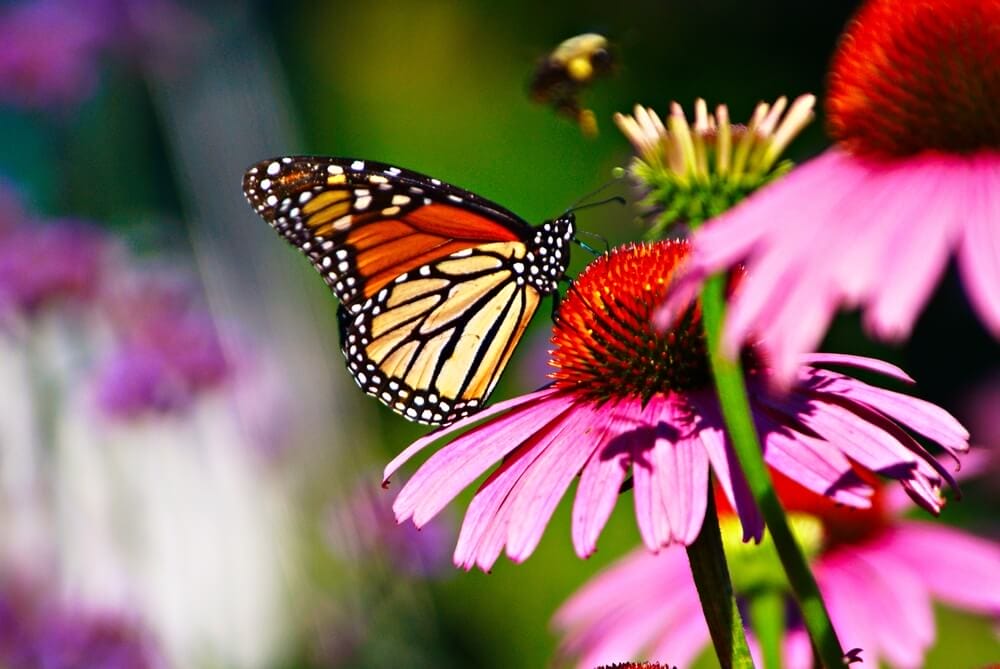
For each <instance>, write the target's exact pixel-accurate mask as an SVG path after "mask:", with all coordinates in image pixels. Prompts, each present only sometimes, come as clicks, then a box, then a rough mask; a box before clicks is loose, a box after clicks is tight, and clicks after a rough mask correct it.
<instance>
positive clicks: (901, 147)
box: [827, 0, 1000, 158]
mask: <svg viewBox="0 0 1000 669" xmlns="http://www.w3.org/2000/svg"><path fill="white" fill-rule="evenodd" d="M998 26H1000V2H998V1H997V0H934V1H924V2H914V1H913V0H872V1H871V2H869V3H868V4H866V5H864V7H862V9H861V10H860V11H859V12H858V14H857V15H856V16H855V18H854V19H853V20H852V21H851V23H850V24H849V25H848V27H847V30H846V31H845V33H844V35H843V37H842V38H841V41H840V45H839V47H838V49H837V52H836V54H835V55H834V58H833V64H832V66H831V70H830V90H829V95H828V97H827V116H828V119H829V127H830V132H831V134H832V135H833V136H834V138H836V139H837V140H838V141H839V142H840V143H841V144H842V145H843V146H845V147H846V148H847V149H848V150H850V151H852V152H854V153H856V154H859V155H867V156H872V157H877V158H887V157H902V156H907V155H912V154H915V153H918V152H921V151H927V150H937V151H945V152H959V153H961V152H969V151H975V150H980V149H984V148H993V149H998V148H1000V113H997V108H998V105H1000V48H998V44H1000V28H998Z"/></svg>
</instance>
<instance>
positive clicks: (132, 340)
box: [95, 273, 230, 418]
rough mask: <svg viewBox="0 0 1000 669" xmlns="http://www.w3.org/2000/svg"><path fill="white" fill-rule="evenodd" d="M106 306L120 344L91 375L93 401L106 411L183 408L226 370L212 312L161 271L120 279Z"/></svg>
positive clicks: (130, 413) (123, 413) (125, 414)
mask: <svg viewBox="0 0 1000 669" xmlns="http://www.w3.org/2000/svg"><path fill="white" fill-rule="evenodd" d="M112 291H113V292H111V294H109V295H108V296H107V300H106V306H107V308H108V312H109V314H110V317H111V322H112V324H113V326H114V330H115V334H116V336H117V337H118V339H119V348H118V350H117V351H116V352H115V353H114V354H112V356H111V357H110V358H109V359H108V360H107V362H106V363H105V365H104V367H103V368H102V369H101V370H100V372H99V373H98V377H97V385H96V389H95V393H96V398H97V402H98V405H99V406H100V407H101V409H102V410H103V411H104V412H105V413H106V414H108V415H109V416H112V417H116V418H133V417H135V416H137V415H139V414H142V413H144V412H147V411H151V412H163V411H170V410H175V409H179V408H183V407H185V406H187V405H188V404H189V403H190V402H191V401H192V399H193V397H194V396H195V395H196V394H197V393H199V392H203V391H207V390H211V389H213V388H215V387H217V386H219V385H220V384H221V383H222V382H223V381H225V380H226V379H227V378H228V376H229V373H230V365H229V362H228V361H227V359H226V355H225V351H224V350H223V347H222V342H221V341H220V340H219V337H218V332H217V329H216V324H215V323H214V321H213V320H212V318H211V315H210V314H209V313H208V311H207V310H205V309H204V308H203V307H202V306H201V305H200V304H199V303H198V301H197V300H196V299H195V293H194V290H193V288H192V287H191V286H190V285H189V284H186V283H184V282H182V281H181V280H179V279H178V278H177V277H172V276H169V275H166V274H162V273H161V274H156V275H149V276H137V277H127V278H123V280H122V281H119V282H117V285H116V286H115V287H114V288H113V289H112Z"/></svg>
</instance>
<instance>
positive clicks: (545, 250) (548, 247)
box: [526, 213, 576, 294]
mask: <svg viewBox="0 0 1000 669" xmlns="http://www.w3.org/2000/svg"><path fill="white" fill-rule="evenodd" d="M575 234H576V216H574V215H573V214H572V213H567V214H563V215H562V216H560V217H559V218H556V219H553V220H551V221H545V223H543V224H542V225H540V226H538V227H537V228H536V229H535V234H534V236H533V237H532V239H531V242H530V243H529V245H528V254H527V256H526V259H527V261H528V277H527V279H528V283H530V284H531V285H533V286H534V287H535V288H537V289H538V291H539V292H541V293H542V294H547V293H554V292H555V291H556V290H557V289H558V288H559V281H560V280H562V278H563V277H564V276H565V275H566V268H567V267H568V266H569V247H570V243H572V241H573V236H574V235H575Z"/></svg>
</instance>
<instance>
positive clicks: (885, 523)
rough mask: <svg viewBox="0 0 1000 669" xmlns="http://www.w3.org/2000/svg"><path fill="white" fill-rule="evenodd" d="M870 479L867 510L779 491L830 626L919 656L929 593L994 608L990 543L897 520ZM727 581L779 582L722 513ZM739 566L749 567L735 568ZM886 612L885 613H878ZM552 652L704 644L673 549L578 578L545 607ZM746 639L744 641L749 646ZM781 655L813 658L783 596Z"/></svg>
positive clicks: (873, 650) (855, 640) (867, 650)
mask: <svg viewBox="0 0 1000 669" xmlns="http://www.w3.org/2000/svg"><path fill="white" fill-rule="evenodd" d="M887 492H891V491H883V490H880V491H879V492H878V493H877V494H876V496H875V498H874V499H873V504H872V506H871V507H870V508H869V509H867V510H862V509H846V508H843V507H837V506H835V505H834V504H832V503H831V502H830V501H829V500H828V499H825V498H821V497H818V496H816V495H814V494H812V493H809V492H808V491H805V490H803V489H802V488H800V487H799V486H797V485H795V484H792V483H789V482H787V481H784V482H783V485H780V486H779V494H780V495H781V497H782V501H783V503H784V505H785V507H786V508H787V509H789V510H790V511H791V512H792V519H793V524H794V526H795V527H797V528H799V532H798V535H799V540H800V542H801V543H802V544H803V547H804V548H805V550H806V552H807V553H808V554H811V555H812V556H813V558H812V563H813V569H814V571H815V574H816V579H817V581H818V583H819V586H820V590H821V592H822V593H823V599H824V600H825V601H826V603H827V606H828V608H829V610H830V617H831V620H832V622H833V625H834V627H835V628H836V630H837V635H838V636H839V637H840V640H841V642H842V643H843V644H844V647H845V648H860V649H861V651H860V657H861V659H862V660H863V661H864V663H865V666H877V665H878V663H879V661H880V660H882V661H886V662H888V663H890V664H891V665H892V666H895V667H919V666H921V664H922V662H923V657H924V654H925V653H926V652H927V650H928V649H929V648H930V647H931V646H932V645H933V643H934V636H935V627H934V614H933V610H932V607H931V602H932V599H937V600H940V601H942V602H944V603H946V604H949V605H951V606H955V607H957V608H961V609H966V610H969V611H974V612H978V613H984V614H988V615H994V616H995V615H997V614H998V613H1000V581H998V580H997V579H996V577H995V575H996V574H997V573H1000V546H998V545H997V544H996V543H995V542H992V541H988V540H985V539H981V538H979V537H975V536H972V535H970V534H968V533H966V532H963V531H960V530H957V529H954V528H950V527H946V526H943V525H938V524H931V523H926V522H919V521H913V520H905V519H902V518H899V517H898V514H899V512H900V511H901V510H902V508H901V507H900V505H899V504H898V501H899V498H896V500H895V502H896V504H894V503H893V502H894V500H893V499H892V496H891V495H887V494H885V493H887ZM722 526H723V537H724V539H723V540H724V541H725V542H726V543H727V544H729V545H730V550H729V551H727V552H729V553H730V561H731V568H732V571H733V583H734V587H735V589H736V590H737V595H738V596H739V597H740V598H742V597H744V596H750V595H751V593H754V592H759V591H760V589H761V588H774V587H779V588H782V587H783V582H784V579H783V578H782V577H781V567H780V564H779V563H778V560H777V556H776V555H775V554H774V552H773V550H772V548H771V545H770V542H769V541H765V543H764V544H763V545H761V546H759V547H756V546H742V545H741V544H739V540H738V534H737V532H736V531H735V524H734V522H733V521H732V519H731V516H729V517H728V518H727V516H726V515H725V514H723V522H722ZM747 566H749V567H750V568H747V569H744V567H747ZM889 612H891V613H889ZM554 622H555V625H556V627H557V628H558V629H559V630H560V632H561V633H562V634H563V642H562V646H561V650H560V652H561V654H562V655H564V656H566V657H574V658H576V659H577V666H579V667H581V668H583V667H592V666H595V665H596V664H600V663H607V662H610V661H613V660H615V661H621V660H622V659H623V658H652V659H659V660H661V661H666V660H669V661H670V662H672V663H677V664H679V665H681V666H686V665H687V664H689V663H690V662H691V661H692V660H693V659H694V658H695V657H696V656H697V655H698V654H699V653H700V652H701V651H702V650H703V649H705V648H706V647H707V646H708V645H709V633H708V627H707V626H706V624H705V619H704V617H703V615H702V613H701V604H700V603H699V600H698V593H697V591H696V590H695V586H694V581H693V580H692V577H691V570H690V567H689V566H688V560H687V556H686V554H685V552H684V551H681V550H674V549H668V550H665V551H662V552H661V553H659V554H658V555H651V554H649V553H647V552H646V551H641V550H637V551H634V552H633V553H631V554H629V555H628V556H626V557H625V558H623V559H621V560H619V561H618V562H617V563H615V564H614V565H612V566H611V567H609V568H608V569H607V570H605V571H604V572H603V573H601V574H599V575H598V576H596V577H595V578H594V579H592V580H591V581H590V582H589V583H587V584H586V585H585V586H584V587H583V588H581V589H580V590H579V591H578V592H577V593H576V594H575V595H574V596H573V597H572V598H571V599H570V600H569V601H567V602H566V603H565V604H564V605H563V606H562V607H561V608H560V610H559V611H558V612H557V613H556V615H555V618H554ZM754 645H755V644H754V643H752V642H751V647H752V648H753V647H754ZM783 646H784V647H783V651H784V652H783V654H784V663H783V664H784V666H786V667H788V668H789V669H797V668H799V667H801V668H803V669H807V668H809V667H812V666H813V655H812V651H811V648H810V644H809V638H808V636H807V635H806V632H805V630H804V629H803V627H802V625H801V621H800V619H799V617H798V612H797V611H796V610H795V609H794V605H793V604H792V602H791V598H790V597H789V613H788V618H787V620H786V633H785V637H784V643H783Z"/></svg>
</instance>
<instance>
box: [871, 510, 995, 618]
mask: <svg viewBox="0 0 1000 669" xmlns="http://www.w3.org/2000/svg"><path fill="white" fill-rule="evenodd" d="M885 550H886V551H888V552H891V553H892V554H893V555H894V556H895V558H896V559H897V560H899V561H900V562H903V563H905V564H907V565H908V566H909V567H910V569H912V570H913V572H914V573H918V574H920V576H921V580H922V581H923V583H924V586H925V587H927V588H928V589H929V590H930V591H931V592H932V593H933V594H934V595H935V596H937V597H939V598H940V599H942V600H944V601H946V602H948V603H950V604H953V605H955V606H958V607H961V608H964V609H970V610H973V611H981V612H983V613H989V614H992V615H1000V579H998V578H997V575H998V574H1000V545H998V544H997V543H996V542H995V541H990V540H987V539H981V538H979V537H975V536H972V535H970V534H968V533H966V532H962V531H960V530H956V529H954V528H951V527H946V526H943V525H937V524H933V523H926V522H921V521H912V520H907V521H901V522H900V523H899V525H898V526H897V527H895V528H893V529H892V530H890V531H889V532H888V533H887V535H886V539H885Z"/></svg>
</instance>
